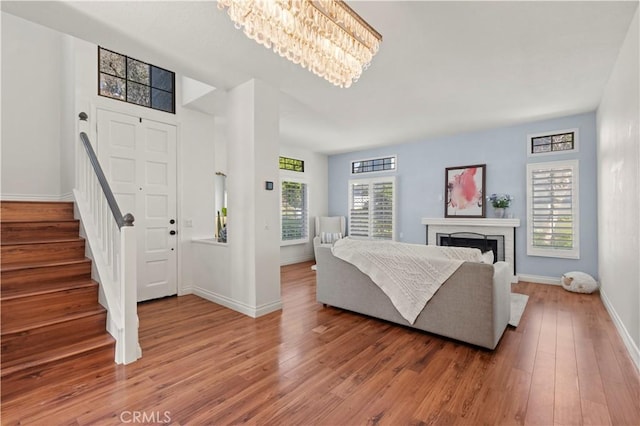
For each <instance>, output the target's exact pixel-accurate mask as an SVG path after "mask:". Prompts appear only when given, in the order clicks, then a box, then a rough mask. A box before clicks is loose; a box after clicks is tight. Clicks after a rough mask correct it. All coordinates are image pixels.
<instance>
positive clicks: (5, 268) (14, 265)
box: [0, 257, 91, 272]
mask: <svg viewBox="0 0 640 426" xmlns="http://www.w3.org/2000/svg"><path fill="white" fill-rule="evenodd" d="M85 262H91V259H89V258H86V257H85V258H82V259H66V260H49V261H42V262H24V263H11V264H5V265H2V267H1V269H0V272H8V271H16V270H19V269H33V268H46V267H48V266H61V265H74V264H77V263H85Z"/></svg>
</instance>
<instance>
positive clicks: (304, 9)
mask: <svg viewBox="0 0 640 426" xmlns="http://www.w3.org/2000/svg"><path fill="white" fill-rule="evenodd" d="M218 8H219V9H224V8H227V13H228V14H229V17H230V18H231V20H232V21H233V22H234V23H235V27H236V28H237V29H240V28H243V30H244V33H245V34H246V35H247V37H249V38H251V39H253V40H255V41H256V42H258V43H260V44H261V45H263V46H264V47H266V48H267V49H273V51H274V52H276V53H278V54H279V55H280V56H283V57H285V58H287V59H288V60H290V61H291V62H293V63H295V64H299V65H300V66H302V67H303V68H307V69H308V70H309V71H311V72H313V73H314V74H316V75H318V76H320V77H323V78H324V79H326V80H328V81H329V82H331V83H333V84H334V85H336V86H340V87H350V86H351V84H352V83H354V82H356V81H358V78H360V76H361V75H362V71H364V70H365V69H367V68H368V67H369V65H370V64H371V60H372V59H373V56H374V55H375V54H376V53H377V52H378V48H379V47H380V42H381V41H382V36H381V35H380V34H379V33H378V32H377V31H376V30H374V29H373V28H372V27H371V26H370V25H369V24H368V23H367V22H365V21H364V20H363V19H362V18H361V17H360V16H358V14H357V13H355V12H354V11H353V10H352V9H351V8H350V7H349V6H347V5H346V3H345V2H344V1H341V0H218Z"/></svg>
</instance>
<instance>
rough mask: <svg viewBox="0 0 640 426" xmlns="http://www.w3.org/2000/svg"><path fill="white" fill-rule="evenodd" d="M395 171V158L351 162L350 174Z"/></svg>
mask: <svg viewBox="0 0 640 426" xmlns="http://www.w3.org/2000/svg"><path fill="white" fill-rule="evenodd" d="M395 169H396V157H395V156H391V157H383V158H372V159H369V160H357V161H352V162H351V174H354V175H355V174H360V173H372V172H386V171H393V170H395Z"/></svg>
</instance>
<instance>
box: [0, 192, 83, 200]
mask: <svg viewBox="0 0 640 426" xmlns="http://www.w3.org/2000/svg"><path fill="white" fill-rule="evenodd" d="M0 199H1V200H2V201H73V200H74V199H73V193H71V192H69V193H67V194H63V195H45V194H2V195H0Z"/></svg>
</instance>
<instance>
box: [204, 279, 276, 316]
mask: <svg viewBox="0 0 640 426" xmlns="http://www.w3.org/2000/svg"><path fill="white" fill-rule="evenodd" d="M193 294H195V295H196V296H199V297H202V298H203V299H206V300H209V301H211V302H213V303H217V304H218V305H222V306H224V307H226V308H229V309H233V310H234V311H236V312H240V313H241V314H244V315H247V316H250V317H252V318H257V317H260V316H262V315H266V314H269V313H271V312H275V311H277V310H280V309H282V302H281V301H277V302H272V303H267V304H264V305H260V306H250V305H247V304H246V303H243V302H239V301H237V300H233V299H230V298H228V297H226V296H222V295H220V294H216V293H214V292H212V291H209V290H205V289H203V288H199V287H194V288H193Z"/></svg>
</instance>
